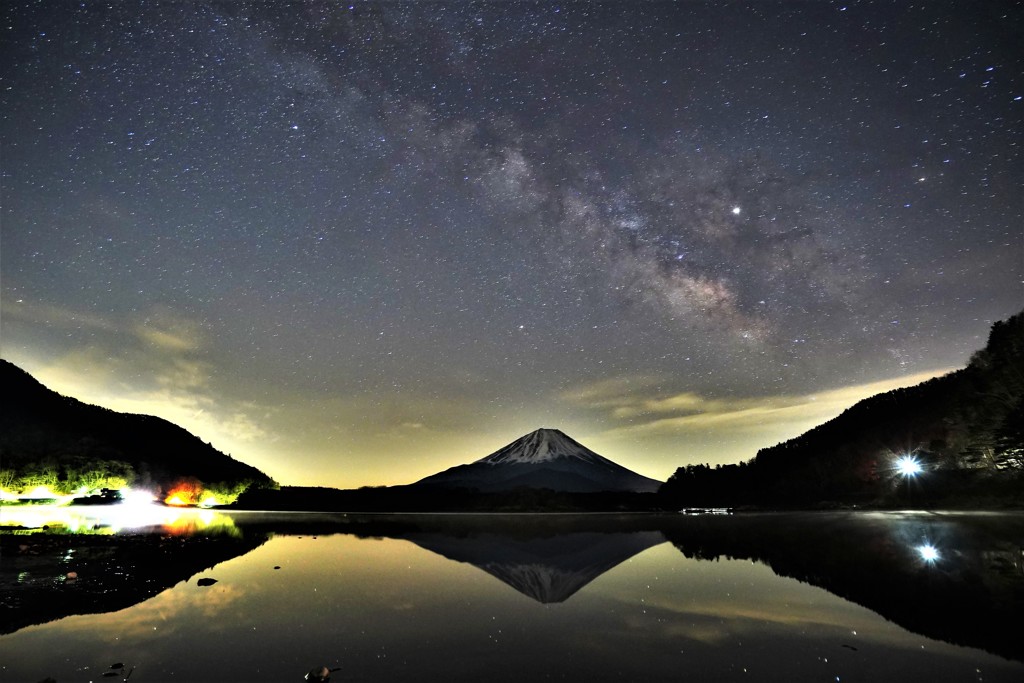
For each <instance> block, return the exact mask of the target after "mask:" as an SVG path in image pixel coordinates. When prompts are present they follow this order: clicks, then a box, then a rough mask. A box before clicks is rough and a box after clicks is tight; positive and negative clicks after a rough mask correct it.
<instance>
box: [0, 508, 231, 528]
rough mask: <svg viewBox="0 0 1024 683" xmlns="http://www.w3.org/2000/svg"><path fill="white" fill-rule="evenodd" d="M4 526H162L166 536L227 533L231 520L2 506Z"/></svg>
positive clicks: (158, 511) (194, 514) (180, 513)
mask: <svg viewBox="0 0 1024 683" xmlns="http://www.w3.org/2000/svg"><path fill="white" fill-rule="evenodd" d="M3 525H4V526H5V527H11V526H14V527H24V528H26V529H41V528H42V527H44V526H48V527H50V528H51V529H63V530H65V531H67V532H70V533H90V534H96V533H102V534H111V533H117V532H119V531H123V530H126V529H138V528H143V527H163V530H164V531H165V532H167V533H172V534H179V533H193V532H196V531H207V530H211V529H217V530H219V531H221V532H224V531H227V532H230V531H231V530H232V529H233V527H234V520H232V519H231V517H230V516H228V515H225V514H223V513H221V512H216V511H214V510H196V509H191V508H170V507H165V506H163V505H155V504H151V503H148V504H146V503H144V504H139V503H128V504H125V503H119V504H117V505H74V506H57V505H25V506H5V507H4V509H3Z"/></svg>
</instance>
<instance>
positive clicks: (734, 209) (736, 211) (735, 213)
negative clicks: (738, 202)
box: [732, 206, 742, 216]
mask: <svg viewBox="0 0 1024 683" xmlns="http://www.w3.org/2000/svg"><path fill="white" fill-rule="evenodd" d="M741 211H742V209H740V207H738V206H734V207H732V215H733V216H739V215H740V212H741Z"/></svg>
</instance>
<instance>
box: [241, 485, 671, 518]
mask: <svg viewBox="0 0 1024 683" xmlns="http://www.w3.org/2000/svg"><path fill="white" fill-rule="evenodd" d="M231 507H233V508H239V509H248V510H315V511H344V512H538V511H543V512H641V511H648V510H655V509H657V508H658V496H657V494H654V493H629V492H614V491H608V492H603V493H568V492H563V491H552V490H550V489H531V488H522V489H517V490H514V491H503V492H487V493H482V492H480V491H477V490H475V489H460V488H456V489H451V488H440V487H439V488H434V487H429V486H415V485H411V486H388V487H383V486H382V487H364V488H360V489H347V490H339V489H331V488H319V487H304V486H282V487H281V488H280V489H279V490H269V489H256V488H253V489H250V490H248V491H246V492H245V493H243V494H242V495H241V496H239V497H238V500H237V502H236V503H235V504H234V505H232V506H231Z"/></svg>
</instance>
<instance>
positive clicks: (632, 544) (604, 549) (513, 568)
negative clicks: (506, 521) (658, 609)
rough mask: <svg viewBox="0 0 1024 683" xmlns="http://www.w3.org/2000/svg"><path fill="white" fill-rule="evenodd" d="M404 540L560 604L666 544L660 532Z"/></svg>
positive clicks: (441, 536) (429, 535)
mask: <svg viewBox="0 0 1024 683" xmlns="http://www.w3.org/2000/svg"><path fill="white" fill-rule="evenodd" d="M404 538H406V539H408V540H410V541H412V542H413V543H415V544H416V545H419V546H420V547H423V548H426V549H427V550H430V551H433V552H435V553H437V554H438V555H443V556H444V557H447V558H448V559H450V560H456V561H458V562H467V563H469V564H472V565H474V566H476V567H479V568H480V569H483V570H484V571H485V572H487V573H488V574H490V575H492V576H494V577H496V578H498V579H501V580H502V581H504V582H505V583H507V584H508V585H510V586H512V587H513V588H515V589H516V590H517V591H519V592H520V593H522V594H523V595H526V596H528V597H531V598H533V599H534V600H536V601H537V602H543V603H553V602H563V601H565V600H566V599H568V598H569V597H570V596H571V595H573V594H574V593H576V591H578V590H580V589H581V588H583V587H584V586H586V585H587V584H588V583H590V582H591V581H593V580H594V579H596V578H597V577H598V576H600V575H601V574H604V573H605V572H606V571H608V570H609V569H611V568H612V567H614V566H616V565H618V564H619V563H621V562H624V561H626V560H628V559H629V558H631V557H633V556H634V555H636V554H637V553H639V552H641V551H643V550H646V549H647V548H650V547H651V546H654V545H658V544H659V543H663V542H664V541H665V537H664V536H663V535H662V534H661V533H660V532H658V531H639V532H633V533H600V532H575V533H569V534H565V535H560V536H548V537H540V538H514V537H511V536H504V535H498V534H489V533H485V534H480V535H475V536H461V537H458V536H448V535H444V534H440V533H415V534H407V535H405V536H404Z"/></svg>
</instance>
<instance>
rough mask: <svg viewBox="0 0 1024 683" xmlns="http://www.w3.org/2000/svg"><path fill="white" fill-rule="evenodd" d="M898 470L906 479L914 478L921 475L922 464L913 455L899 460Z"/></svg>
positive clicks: (897, 462) (897, 461)
mask: <svg viewBox="0 0 1024 683" xmlns="http://www.w3.org/2000/svg"><path fill="white" fill-rule="evenodd" d="M896 470H897V471H898V472H899V473H900V474H902V475H903V476H904V477H913V476H916V475H918V474H920V473H921V463H919V462H918V461H917V458H915V457H914V456H912V455H904V456H902V457H900V458H897V460H896Z"/></svg>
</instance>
